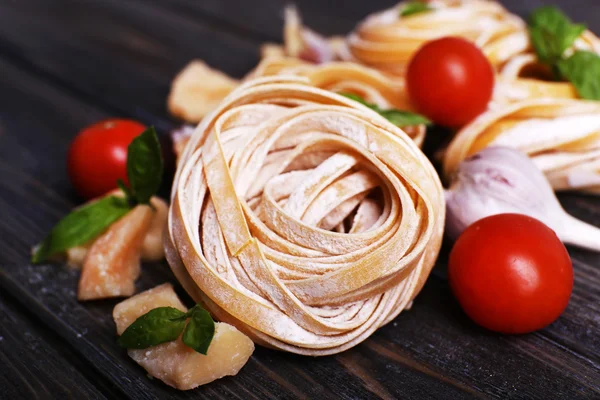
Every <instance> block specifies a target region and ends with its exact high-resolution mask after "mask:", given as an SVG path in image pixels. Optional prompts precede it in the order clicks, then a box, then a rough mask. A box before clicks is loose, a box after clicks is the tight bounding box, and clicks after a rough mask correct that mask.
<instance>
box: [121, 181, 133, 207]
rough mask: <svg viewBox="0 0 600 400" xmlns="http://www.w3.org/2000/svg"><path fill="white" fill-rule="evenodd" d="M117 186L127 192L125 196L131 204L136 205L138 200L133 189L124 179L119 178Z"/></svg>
mask: <svg viewBox="0 0 600 400" xmlns="http://www.w3.org/2000/svg"><path fill="white" fill-rule="evenodd" d="M117 186H118V187H119V189H121V190H122V191H123V193H125V198H126V199H127V202H128V203H129V204H132V205H135V203H136V200H135V197H134V196H133V192H132V191H131V189H130V188H129V187H128V186H127V185H126V184H125V182H123V179H121V178H119V179H117Z"/></svg>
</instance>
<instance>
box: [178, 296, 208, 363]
mask: <svg viewBox="0 0 600 400" xmlns="http://www.w3.org/2000/svg"><path fill="white" fill-rule="evenodd" d="M190 312H191V314H190V321H189V322H188V324H187V326H186V327H185V329H184V331H183V337H182V339H183V343H185V345H186V346H189V347H191V348H192V349H194V350H196V351H197V352H198V353H201V354H204V355H206V353H207V352H208V347H209V346H210V342H211V341H212V339H213V336H214V335H215V321H213V319H212V317H211V316H210V314H209V313H208V311H206V310H205V309H203V308H201V307H200V306H194V307H193V308H192V309H191V310H190Z"/></svg>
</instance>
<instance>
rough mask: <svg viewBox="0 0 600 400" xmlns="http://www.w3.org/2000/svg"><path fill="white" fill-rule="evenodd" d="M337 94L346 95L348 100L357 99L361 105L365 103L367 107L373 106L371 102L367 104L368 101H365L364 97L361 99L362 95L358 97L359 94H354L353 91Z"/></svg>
mask: <svg viewBox="0 0 600 400" xmlns="http://www.w3.org/2000/svg"><path fill="white" fill-rule="evenodd" d="M339 94H341V95H342V96H344V97H347V98H349V99H350V100H354V101H358V102H359V103H360V104H363V105H365V106H367V107H369V108H373V107H375V106H374V105H373V104H369V103H367V102H366V101H365V99H363V98H362V97H360V96H359V95H357V94H354V93H339Z"/></svg>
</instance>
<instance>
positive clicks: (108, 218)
mask: <svg viewBox="0 0 600 400" xmlns="http://www.w3.org/2000/svg"><path fill="white" fill-rule="evenodd" d="M130 209H131V207H130V206H129V204H128V203H127V200H126V199H124V198H120V197H116V196H107V197H104V198H102V199H100V200H97V201H94V202H92V203H89V204H87V205H84V206H82V207H79V208H77V209H75V210H74V211H73V212H71V213H70V214H69V215H67V216H66V217H64V218H63V219H61V220H60V221H59V222H58V223H57V224H56V225H55V226H54V228H52V230H51V231H50V233H49V234H48V236H46V238H45V239H44V240H43V241H42V243H40V245H39V246H38V247H37V248H36V249H35V251H34V253H33V256H32V258H31V262H32V263H34V264H39V263H41V262H44V261H46V260H47V259H48V258H49V257H51V256H53V255H55V254H60V253H63V252H65V251H66V250H68V249H70V248H72V247H75V246H80V245H83V244H85V243H87V242H89V241H90V240H92V239H94V238H96V237H97V236H99V235H100V234H101V233H102V232H104V231H105V230H106V229H107V228H108V227H109V226H110V224H112V223H113V222H115V221H116V220H118V219H119V218H121V217H122V216H124V215H125V214H127V212H129V210H130Z"/></svg>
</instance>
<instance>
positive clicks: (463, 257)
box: [448, 214, 573, 333]
mask: <svg viewBox="0 0 600 400" xmlns="http://www.w3.org/2000/svg"><path fill="white" fill-rule="evenodd" d="M448 279H449V281H450V286H451V288H452V291H453V292H454V294H455V296H456V298H457V299H458V302H459V303H460V305H461V306H462V308H463V310H464V311H465V312H466V313H467V315H468V316H469V317H471V319H473V321H475V322H476V323H477V324H479V325H481V326H483V327H485V328H487V329H490V330H493V331H497V332H502V333H527V332H532V331H535V330H538V329H541V328H543V327H545V326H547V325H549V324H550V323H552V322H553V321H554V320H555V319H556V318H558V316H559V315H560V314H561V313H562V312H563V311H564V309H565V308H566V307H567V303H568V302H569V297H570V296H571V291H572V289H573V267H572V265H571V258H570V257H569V253H567V249H565V246H564V245H563V244H562V242H561V241H560V239H559V238H558V237H557V236H556V234H555V233H554V231H553V230H552V229H550V228H548V227H547V226H546V225H544V224H543V223H541V222H540V221H538V220H536V219H534V218H531V217H528V216H526V215H521V214H498V215H492V216H490V217H487V218H483V219H481V220H479V221H477V222H475V223H474V224H473V225H471V226H469V227H468V228H467V229H466V230H465V231H464V232H463V233H462V235H461V236H460V237H459V238H458V240H457V241H456V243H455V244H454V248H453V249H452V251H451V253H450V262H449V265H448Z"/></svg>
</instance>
